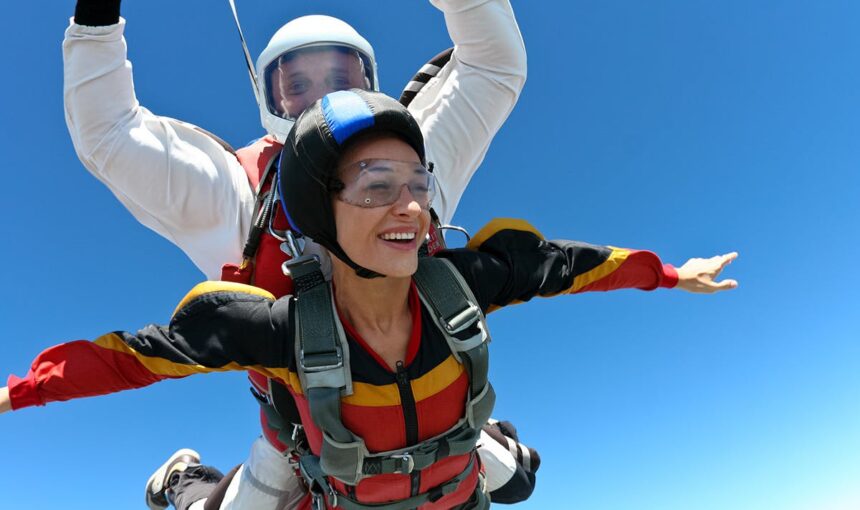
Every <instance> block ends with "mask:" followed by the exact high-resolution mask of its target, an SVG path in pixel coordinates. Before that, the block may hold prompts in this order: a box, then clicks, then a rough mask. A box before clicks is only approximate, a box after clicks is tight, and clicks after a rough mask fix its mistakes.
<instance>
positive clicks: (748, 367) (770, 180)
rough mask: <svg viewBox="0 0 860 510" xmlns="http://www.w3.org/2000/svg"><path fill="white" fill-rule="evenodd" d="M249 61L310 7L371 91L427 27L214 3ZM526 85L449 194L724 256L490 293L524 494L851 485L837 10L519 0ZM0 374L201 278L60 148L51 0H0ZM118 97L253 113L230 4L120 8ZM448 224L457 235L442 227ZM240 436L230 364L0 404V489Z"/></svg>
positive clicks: (785, 494) (856, 375) (191, 117)
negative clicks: (367, 52) (363, 64)
mask: <svg viewBox="0 0 860 510" xmlns="http://www.w3.org/2000/svg"><path fill="white" fill-rule="evenodd" d="M238 7H239V9H240V14H241V16H242V18H243V22H244V24H245V33H246V36H247V37H248V39H249V44H250V46H251V51H252V53H253V54H256V53H257V52H258V51H259V50H260V49H262V47H263V46H264V45H265V42H266V40H267V39H268V37H269V35H270V34H271V33H273V32H274V30H275V29H276V28H277V27H278V26H280V25H281V24H282V23H283V22H284V21H286V20H288V19H290V18H292V17H295V16H298V15H302V14H308V13H326V14H332V15H335V16H339V17H342V18H344V19H346V20H347V21H349V22H351V23H352V24H353V25H355V26H356V27H357V28H358V29H359V31H360V32H362V33H363V34H364V35H365V36H366V37H367V38H368V39H369V40H370V41H371V42H372V43H373V44H374V46H375V48H376V51H377V56H378V60H379V62H380V78H381V81H382V86H383V90H384V91H386V92H388V93H390V94H393V95H397V94H398V93H399V91H400V88H401V86H402V85H403V84H404V83H405V82H406V81H407V80H408V78H409V77H410V76H411V74H412V73H413V71H414V70H416V69H417V68H418V67H419V66H420V65H421V64H422V63H423V62H424V61H425V60H426V59H427V58H429V57H430V56H432V55H434V54H435V53H436V52H438V51H440V50H441V49H443V48H445V47H447V46H448V45H449V41H448V39H447V34H446V32H445V29H444V24H443V20H442V17H441V15H439V14H438V13H437V12H436V11H435V9H433V8H432V7H431V6H430V4H429V3H426V2H417V1H416V2H402V1H395V0H376V1H373V2H370V1H366V0H364V1H352V2H335V1H316V2H307V1H305V2H300V1H290V2H280V3H277V4H276V3H274V2H261V1H240V2H238ZM514 8H515V10H516V12H517V16H518V19H519V22H520V25H521V30H522V32H523V36H524V38H525V41H526V46H527V49H528V52H529V80H528V83H527V85H526V88H525V91H524V92H523V95H522V98H521V100H520V102H519V104H518V106H517V107H516V109H515V110H514V112H513V114H512V115H511V117H510V119H509V121H508V123H507V124H506V125H505V127H504V128H503V129H502V131H501V132H500V133H499V135H498V137H497V138H496V141H495V143H494V145H493V146H492V148H491V150H490V153H489V154H488V156H487V159H486V161H485V163H484V165H483V167H482V168H481V170H480V171H479V172H478V175H477V176H476V177H475V179H474V180H473V182H472V185H471V186H470V188H469V190H468V191H467V193H466V195H465V197H464V199H463V201H462V202H461V206H460V208H459V210H458V212H457V217H456V219H457V221H458V222H459V223H460V224H462V225H463V226H465V227H467V228H469V229H470V230H472V231H475V230H477V229H478V228H480V226H481V225H482V224H483V223H484V222H486V221H488V220H489V219H491V218H492V217H496V216H512V217H522V218H524V219H527V220H529V221H530V222H532V223H533V224H534V225H535V226H537V227H538V228H539V229H541V230H542V231H543V232H544V233H545V234H546V235H547V237H550V238H574V239H582V240H587V241H591V242H595V243H605V244H614V245H620V246H627V247H635V248H647V249H652V250H654V251H656V252H657V253H658V254H660V255H661V257H663V259H664V260H665V261H667V262H672V263H675V264H681V263H682V262H683V261H684V260H686V258H688V257H693V256H710V255H714V254H717V253H723V252H728V251H732V250H737V251H739V252H740V258H739V259H738V260H737V261H736V262H735V263H734V264H733V265H732V266H730V267H729V269H728V270H727V274H726V276H729V277H732V278H736V279H738V280H739V282H740V288H739V289H737V290H736V291H733V292H729V293H724V294H721V295H717V296H695V295H690V294H685V293H681V292H678V291H674V292H672V291H665V290H663V291H657V292H654V293H650V294H647V293H642V292H637V291H625V292H616V293H610V294H594V295H587V296H574V297H566V298H559V299H554V300H542V301H540V302H532V303H529V304H526V305H522V306H518V307H514V308H511V309H508V310H504V311H501V312H497V313H495V314H493V316H492V317H491V319H490V326H491V328H492V332H493V336H494V344H493V361H492V369H491V370H492V374H491V375H492V379H493V381H494V384H495V386H496V390H497V393H498V395H499V399H498V403H497V409H496V412H495V415H496V416H497V417H500V418H506V419H509V420H512V421H513V422H515V423H516V425H517V426H518V427H519V430H520V433H521V437H522V439H523V440H524V441H525V442H526V443H528V444H529V445H531V446H533V447H535V448H537V449H538V450H539V451H540V453H541V456H542V459H543V464H542V467H541V470H540V473H539V477H538V487H537V491H536V492H535V494H534V496H533V497H532V498H531V500H529V501H528V502H527V503H525V504H522V505H520V507H521V508H533V509H538V508H540V509H544V508H572V509H573V508H576V509H583V510H615V509H637V510H650V509H654V510H674V509H678V510H689V509H696V510H710V509H714V510H721V509H728V508H731V509H733V510H747V509H749V510H771V509H779V510H848V509H855V508H858V507H860V483H858V480H860V408H858V406H857V405H856V403H857V394H858V391H860V370H858V369H860V361H858V360H860V342H858V339H860V314H858V312H857V305H858V299H857V295H858V293H857V288H858V287H860V272H858V271H857V270H856V269H855V268H854V261H855V260H858V258H860V239H858V235H857V221H858V219H860V210H858V209H860V207H858V202H860V201H858V192H860V177H858V170H860V144H858V143H857V140H858V135H860V67H858V66H857V65H856V62H857V55H858V52H860V31H858V30H857V29H856V22H857V19H860V6H858V5H857V4H856V2H849V1H837V0H828V1H819V2H800V1H779V2H777V1H764V0H762V1H756V2H749V1H743V2H742V1H735V0H726V1H722V2H706V1H702V0H684V1H680V0H676V1H668V0H666V1H651V2H638V1H622V0H617V1H580V0H568V1H563V2H562V1H560V0H559V1H550V0H544V1H540V2H526V1H522V0H517V1H515V2H514ZM5 11H6V24H7V29H6V30H4V31H2V33H0V57H2V60H0V61H2V62H3V63H4V65H5V66H6V71H5V72H4V73H3V78H2V80H0V112H2V117H0V147H2V151H3V154H4V155H5V172H4V175H5V176H6V177H7V179H8V180H7V184H6V186H4V187H3V189H2V191H0V193H2V197H3V200H0V217H2V220H0V225H2V232H3V236H2V238H3V239H4V246H6V248H5V250H4V251H5V252H6V254H7V255H6V256H7V259H6V260H7V265H6V267H5V268H4V270H3V274H4V279H3V280H4V287H3V288H4V290H5V293H6V297H5V298H4V299H3V300H2V306H0V338H2V339H3V341H2V342H0V372H2V373H3V374H4V376H5V374H6V373H16V374H18V375H23V374H24V373H26V370H27V367H28V366H29V363H30V360H31V359H32V358H33V356H35V354H37V353H38V351H40V350H41V349H43V348H45V347H47V346H49V345H52V344H54V343H57V342H59V341H64V340H72V339H79V338H94V337H96V336H98V335H99V334H101V333H104V332H107V331H112V330H116V329H132V330H134V329H137V328H139V327H141V326H143V325H144V324H146V323H148V322H165V321H167V320H168V318H169V316H170V313H171V311H172V310H173V307H174V306H175V304H176V303H177V302H178V301H179V300H180V299H181V297H182V296H183V295H184V293H185V292H186V291H187V290H188V289H189V288H190V287H191V286H192V285H193V284H195V283H196V282H197V281H199V280H200V279H201V275H200V274H199V273H198V272H197V271H196V269H195V268H194V267H193V265H192V264H191V263H190V262H189V261H187V260H186V259H185V258H184V257H183V255H182V254H181V253H180V252H179V250H178V249H176V248H174V247H173V246H172V245H170V244H169V243H168V242H167V241H164V240H163V239H161V238H159V237H158V236H156V235H155V234H153V233H151V232H149V231H148V230H146V229H145V228H144V227H141V226H140V225H138V224H137V223H136V221H135V220H134V219H133V218H132V217H131V216H130V215H129V214H128V213H127V212H125V210H124V209H123V208H122V207H121V206H120V205H119V203H118V202H117V201H116V200H115V199H114V198H113V197H112V196H111V195H110V193H108V192H107V191H106V190H105V189H104V188H103V187H102V186H101V185H100V184H99V183H98V182H97V181H96V180H95V179H94V178H92V177H91V176H90V175H89V174H88V173H87V172H86V171H85V170H84V168H83V167H82V166H81V164H80V163H79V162H78V161H77V158H76V157H75V154H74V152H73V149H72V146H71V143H70V141H69V138H68V133H67V132H66V128H65V123H64V120H63V112H62V60H61V52H60V44H61V41H62V35H63V30H64V29H65V26H66V23H67V19H68V17H69V16H70V15H71V13H72V12H73V2H72V1H70V0H64V1H62V2H49V3H44V2H15V3H13V4H12V5H7V6H5ZM123 13H124V15H125V16H126V17H127V18H128V20H129V25H128V29H127V34H126V35H127V38H128V40H129V47H130V58H131V59H132V61H133V63H134V66H135V67H134V69H135V73H136V75H135V78H136V88H137V93H138V96H139V98H140V101H141V103H142V104H143V105H145V106H147V107H148V108H150V109H151V110H153V111H155V112H157V113H160V114H163V115H169V116H173V117H177V118H181V119H183V120H186V121H189V122H193V123H195V124H198V125H200V126H203V127H205V128H207V129H209V130H210V131H212V132H214V133H217V134H219V135H220V136H222V137H223V138H225V139H226V140H228V141H229V142H231V143H233V144H234V145H237V146H238V145H243V144H244V143H246V142H247V141H249V140H251V139H252V138H255V137H257V136H259V134H260V133H261V129H260V127H259V119H258V115H257V110H256V107H255V104H254V102H253V96H252V94H251V91H250V89H249V86H248V79H247V76H246V74H245V70H244V64H243V62H242V57H241V53H240V49H239V45H238V41H237V37H236V35H235V32H234V29H233V27H232V26H231V24H232V19H231V15H230V12H229V8H228V5H227V2H207V1H204V0H187V1H182V2H168V1H167V0H150V1H148V2H141V1H130V0H127V1H126V5H125V6H124V8H123ZM451 241H454V242H455V243H456V241H457V240H456V238H455V237H453V236H452V238H451ZM257 433H258V425H257V419H256V405H255V403H254V401H253V400H252V399H251V398H250V396H249V394H248V390H247V389H246V384H245V382H244V376H243V375H241V374H232V375H213V376H201V377H195V378H190V379H187V380H183V381H176V382H167V383H164V384H159V385H156V386H154V387H151V388H147V389H143V390H139V391H134V392H127V393H125V394H121V395H113V396H109V397H103V398H98V399H86V400H80V401H76V402H71V403H60V404H54V405H50V406H48V407H45V408H39V409H28V410H25V411H22V412H19V413H13V414H10V415H4V416H3V417H2V419H0V451H2V458H3V462H2V463H0V494H2V496H0V498H2V499H0V501H2V503H0V507H3V508H54V507H62V508H68V509H83V508H144V506H143V498H142V496H143V487H144V483H145V481H146V479H147V477H148V476H149V474H150V473H151V472H152V470H153V469H154V468H155V467H157V466H158V465H159V464H160V463H161V462H162V461H163V460H164V458H166V456H167V455H169V454H170V453H172V452H173V451H174V450H175V449H177V448H180V447H192V448H195V449H197V450H198V451H200V452H201V453H202V454H203V458H204V461H208V462H211V463H213V464H215V465H217V466H219V467H220V468H221V469H223V470H225V471H226V470H228V469H230V468H231V467H232V466H233V465H234V464H236V463H238V462H240V461H241V460H243V459H244V457H245V455H246V453H247V450H248V447H249V446H250V443H251V441H252V440H253V438H254V437H255V436H256V435H257Z"/></svg>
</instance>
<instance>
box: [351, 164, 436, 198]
mask: <svg viewBox="0 0 860 510" xmlns="http://www.w3.org/2000/svg"><path fill="white" fill-rule="evenodd" d="M432 168H433V165H432V163H431V164H430V169H432ZM430 169H428V168H427V167H425V166H424V165H422V164H421V163H416V162H411V163H410V162H407V161H394V160H390V159H365V160H362V161H358V162H356V163H353V164H351V165H349V166H346V167H342V168H340V170H339V175H340V183H341V185H342V187H341V189H340V190H338V192H337V195H336V196H337V198H338V200H340V201H342V202H346V203H347V204H351V205H355V206H358V207H383V206H386V205H391V204H393V203H395V202H397V200H399V199H400V195H401V193H403V187H404V186H405V187H406V188H407V189H408V190H409V194H410V195H412V199H413V200H414V201H416V202H418V205H420V206H421V208H422V209H430V204H431V203H432V202H433V198H434V197H435V196H436V178H435V177H434V176H433V174H432V173H431V171H430Z"/></svg>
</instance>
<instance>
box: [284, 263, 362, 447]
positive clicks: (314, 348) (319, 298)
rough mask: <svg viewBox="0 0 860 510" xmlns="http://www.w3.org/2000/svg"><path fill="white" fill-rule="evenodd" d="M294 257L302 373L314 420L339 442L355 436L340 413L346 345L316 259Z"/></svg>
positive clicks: (299, 364) (345, 379)
mask: <svg viewBox="0 0 860 510" xmlns="http://www.w3.org/2000/svg"><path fill="white" fill-rule="evenodd" d="M303 258H304V257H301V258H299V259H294V260H295V261H296V262H294V263H293V264H291V265H290V274H291V275H292V276H293V281H294V283H295V285H296V287H297V297H296V318H297V321H296V322H297V327H296V333H297V335H298V341H299V342H298V343H299V354H298V363H297V365H298V367H299V375H300V377H301V378H302V379H303V380H302V385H303V387H304V389H305V393H306V395H307V396H308V406H309V407H310V411H311V416H312V417H313V420H314V422H315V423H316V424H317V425H318V426H319V427H320V428H321V429H322V430H323V431H325V432H327V433H328V434H329V435H331V436H332V437H333V438H334V439H336V440H337V441H340V442H350V441H353V440H354V437H355V436H353V434H352V433H351V432H350V431H349V430H347V429H346V427H344V425H343V422H342V421H341V417H340V398H341V392H342V390H344V389H345V388H346V386H347V378H348V377H349V376H348V373H347V371H348V367H346V365H345V363H344V352H343V350H344V349H345V346H344V345H342V343H341V338H340V335H339V328H338V327H337V324H336V322H335V321H336V319H335V316H334V310H333V308H332V298H331V288H330V287H329V285H328V284H327V283H326V282H325V280H324V279H321V278H322V272H321V271H320V268H319V262H317V261H316V260H315V259H310V260H302V259H303Z"/></svg>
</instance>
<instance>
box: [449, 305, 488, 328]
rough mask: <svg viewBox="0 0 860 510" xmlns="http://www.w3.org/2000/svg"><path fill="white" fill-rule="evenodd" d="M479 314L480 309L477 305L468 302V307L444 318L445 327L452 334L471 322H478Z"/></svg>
mask: <svg viewBox="0 0 860 510" xmlns="http://www.w3.org/2000/svg"><path fill="white" fill-rule="evenodd" d="M480 316H481V310H480V309H479V308H478V307H477V306H475V305H473V304H470V305H469V307H468V308H466V309H465V310H463V311H462V312H460V313H458V314H457V315H455V316H454V317H452V318H450V319H446V321H445V329H446V330H447V331H448V333H450V334H452V335H453V334H455V333H459V332H461V331H463V330H464V329H466V328H468V327H469V326H471V325H472V324H474V323H476V322H478V318H479V317H480Z"/></svg>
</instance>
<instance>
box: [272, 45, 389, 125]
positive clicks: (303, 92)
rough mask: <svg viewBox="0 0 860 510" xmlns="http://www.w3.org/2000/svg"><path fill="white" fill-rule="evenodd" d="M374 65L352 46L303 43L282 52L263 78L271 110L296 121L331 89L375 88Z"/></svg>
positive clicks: (275, 113)
mask: <svg viewBox="0 0 860 510" xmlns="http://www.w3.org/2000/svg"><path fill="white" fill-rule="evenodd" d="M373 76H374V75H373V66H372V65H371V60H370V58H369V57H368V56H367V55H365V54H364V53H363V52H361V51H358V50H357V49H355V48H352V47H349V46H341V45H335V44H322V45H315V46H303V47H301V48H296V49H292V50H289V51H286V52H284V53H282V54H280V55H279V56H278V57H277V58H275V59H274V60H272V62H271V63H269V65H267V66H266V68H265V72H264V76H263V79H264V80H265V82H264V83H265V85H264V87H265V88H264V91H265V95H266V98H265V99H266V107H267V109H268V110H269V113H271V114H273V115H277V116H278V117H281V118H283V119H288V120H295V119H296V118H297V117H298V116H299V115H300V114H301V113H302V111H304V109H305V108H307V107H308V106H310V104H311V103H313V102H314V101H316V100H317V99H319V98H321V97H322V96H324V95H325V94H326V93H328V92H333V91H336V90H347V89H351V88H359V89H367V90H370V89H373V88H374V85H375V84H374V83H373Z"/></svg>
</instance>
